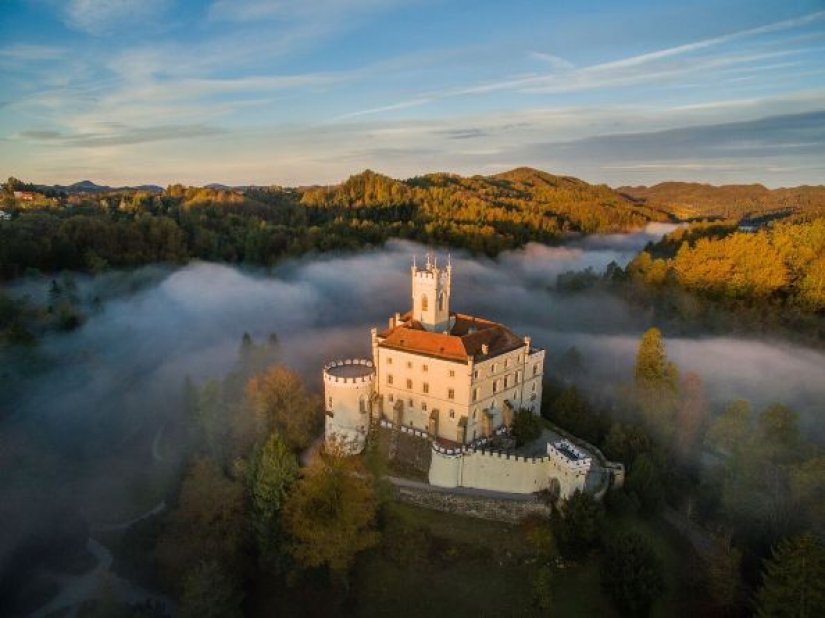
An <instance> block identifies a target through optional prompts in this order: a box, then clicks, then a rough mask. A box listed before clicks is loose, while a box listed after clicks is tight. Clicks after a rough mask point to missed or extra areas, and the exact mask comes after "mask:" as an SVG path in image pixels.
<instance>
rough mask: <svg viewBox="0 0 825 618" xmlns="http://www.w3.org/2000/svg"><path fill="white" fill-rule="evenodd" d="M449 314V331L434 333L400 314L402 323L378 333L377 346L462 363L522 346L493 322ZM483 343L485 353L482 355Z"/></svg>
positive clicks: (513, 335) (517, 339) (520, 340)
mask: <svg viewBox="0 0 825 618" xmlns="http://www.w3.org/2000/svg"><path fill="white" fill-rule="evenodd" d="M451 317H453V318H455V323H454V325H453V328H452V329H451V330H450V333H449V334H445V333H436V332H430V331H427V330H425V329H424V327H423V326H422V325H421V323H420V322H416V321H415V320H412V319H411V316H410V313H409V312H408V313H406V314H404V315H403V316H402V317H401V324H399V325H398V326H395V327H394V328H391V329H388V330H385V331H383V332H381V333H379V334H378V337H379V339H380V341H379V344H378V345H379V346H380V347H383V348H391V349H396V350H402V351H405V352H411V353H413V354H423V355H426V356H433V357H436V358H443V359H445V360H451V361H458V362H462V363H466V362H467V358H468V357H473V358H474V359H475V360H476V361H481V360H485V359H487V358H492V357H494V356H498V355H499V354H504V353H505V352H510V351H512V350H515V349H518V348H520V347H522V346H523V345H524V341H523V340H522V339H521V338H520V337H518V336H517V335H516V334H515V333H513V331H511V330H510V329H509V328H507V327H506V326H503V325H501V324H497V323H496V322H491V321H490V320H484V319H482V318H476V317H473V316H470V315H463V314H452V316H451ZM485 344H486V345H487V347H488V350H487V354H486V355H485V354H482V346H483V345H485Z"/></svg>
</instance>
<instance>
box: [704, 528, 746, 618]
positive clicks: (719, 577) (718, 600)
mask: <svg viewBox="0 0 825 618" xmlns="http://www.w3.org/2000/svg"><path fill="white" fill-rule="evenodd" d="M704 562H705V580H706V585H707V588H708V591H709V592H710V598H711V599H712V600H713V604H714V605H715V606H716V607H717V608H719V609H720V610H722V611H723V612H725V613H729V612H732V611H733V610H734V609H736V607H738V605H739V603H740V599H741V596H742V576H741V575H740V571H741V568H742V552H741V551H739V550H738V549H737V548H736V547H734V546H733V544H732V543H731V538H730V535H725V536H722V537H720V538H717V539H716V543H715V546H714V548H713V551H711V552H709V554H708V555H707V556H705V558H704Z"/></svg>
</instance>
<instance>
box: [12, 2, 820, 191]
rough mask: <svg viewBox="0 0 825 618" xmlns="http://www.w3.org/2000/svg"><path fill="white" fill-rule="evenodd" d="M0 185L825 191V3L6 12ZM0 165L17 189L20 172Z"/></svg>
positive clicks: (24, 8)
mask: <svg viewBox="0 0 825 618" xmlns="http://www.w3.org/2000/svg"><path fill="white" fill-rule="evenodd" d="M0 12H1V13H2V17H0V79H1V80H2V84H3V85H2V88H0V174H5V176H9V175H14V176H16V177H18V178H22V179H25V180H29V181H33V182H39V183H61V184H66V183H71V182H75V181H78V180H83V179H91V180H93V181H95V182H98V183H105V184H113V185H122V184H139V183H155V184H160V185H166V184H169V183H173V182H182V183H185V184H193V185H201V184H206V183H211V182H219V183H226V184H264V185H269V184H279V185H288V186H294V185H304V184H327V183H333V182H338V181H341V180H343V179H345V178H346V177H347V176H349V175H350V174H353V173H357V172H359V171H361V170H363V169H366V168H370V169H373V170H376V171H380V172H383V173H386V174H389V175H391V176H394V177H397V178H408V177H411V176H415V175H418V174H423V173H427V172H432V171H448V172H455V173H461V174H491V173H496V172H499V171H503V170H506V169H510V168H513V167H518V166H523V165H528V166H532V167H537V168H540V169H544V170H547V171H550V172H553V173H558V174H569V175H573V176H578V177H580V178H583V179H585V180H587V181H590V182H603V183H607V184H610V185H612V186H618V185H625V184H633V185H637V184H653V183H656V182H660V181H663V180H692V181H701V182H711V183H714V184H721V183H751V182H761V183H763V184H765V185H767V186H770V187H777V186H792V185H798V184H822V183H823V182H825V180H824V179H825V0H778V1H761V0H695V1H691V2H684V1H679V2H671V1H664V0H645V1H641V0H623V1H622V2H616V1H615V0H602V1H591V0H577V1H576V2H573V1H565V0H534V1H532V2H527V1H523V0H508V1H507V2H501V1H500V0H496V1H488V0H203V1H196V0H4V1H3V3H2V11H0ZM5 176H4V177H5Z"/></svg>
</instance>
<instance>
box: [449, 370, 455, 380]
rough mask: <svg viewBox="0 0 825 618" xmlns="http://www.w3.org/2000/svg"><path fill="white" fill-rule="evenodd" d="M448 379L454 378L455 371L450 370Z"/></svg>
mask: <svg viewBox="0 0 825 618" xmlns="http://www.w3.org/2000/svg"><path fill="white" fill-rule="evenodd" d="M450 377H451V378H454V377H455V369H450Z"/></svg>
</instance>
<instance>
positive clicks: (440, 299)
mask: <svg viewBox="0 0 825 618" xmlns="http://www.w3.org/2000/svg"><path fill="white" fill-rule="evenodd" d="M438 310H439V311H444V292H441V294H439V295H438Z"/></svg>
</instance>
